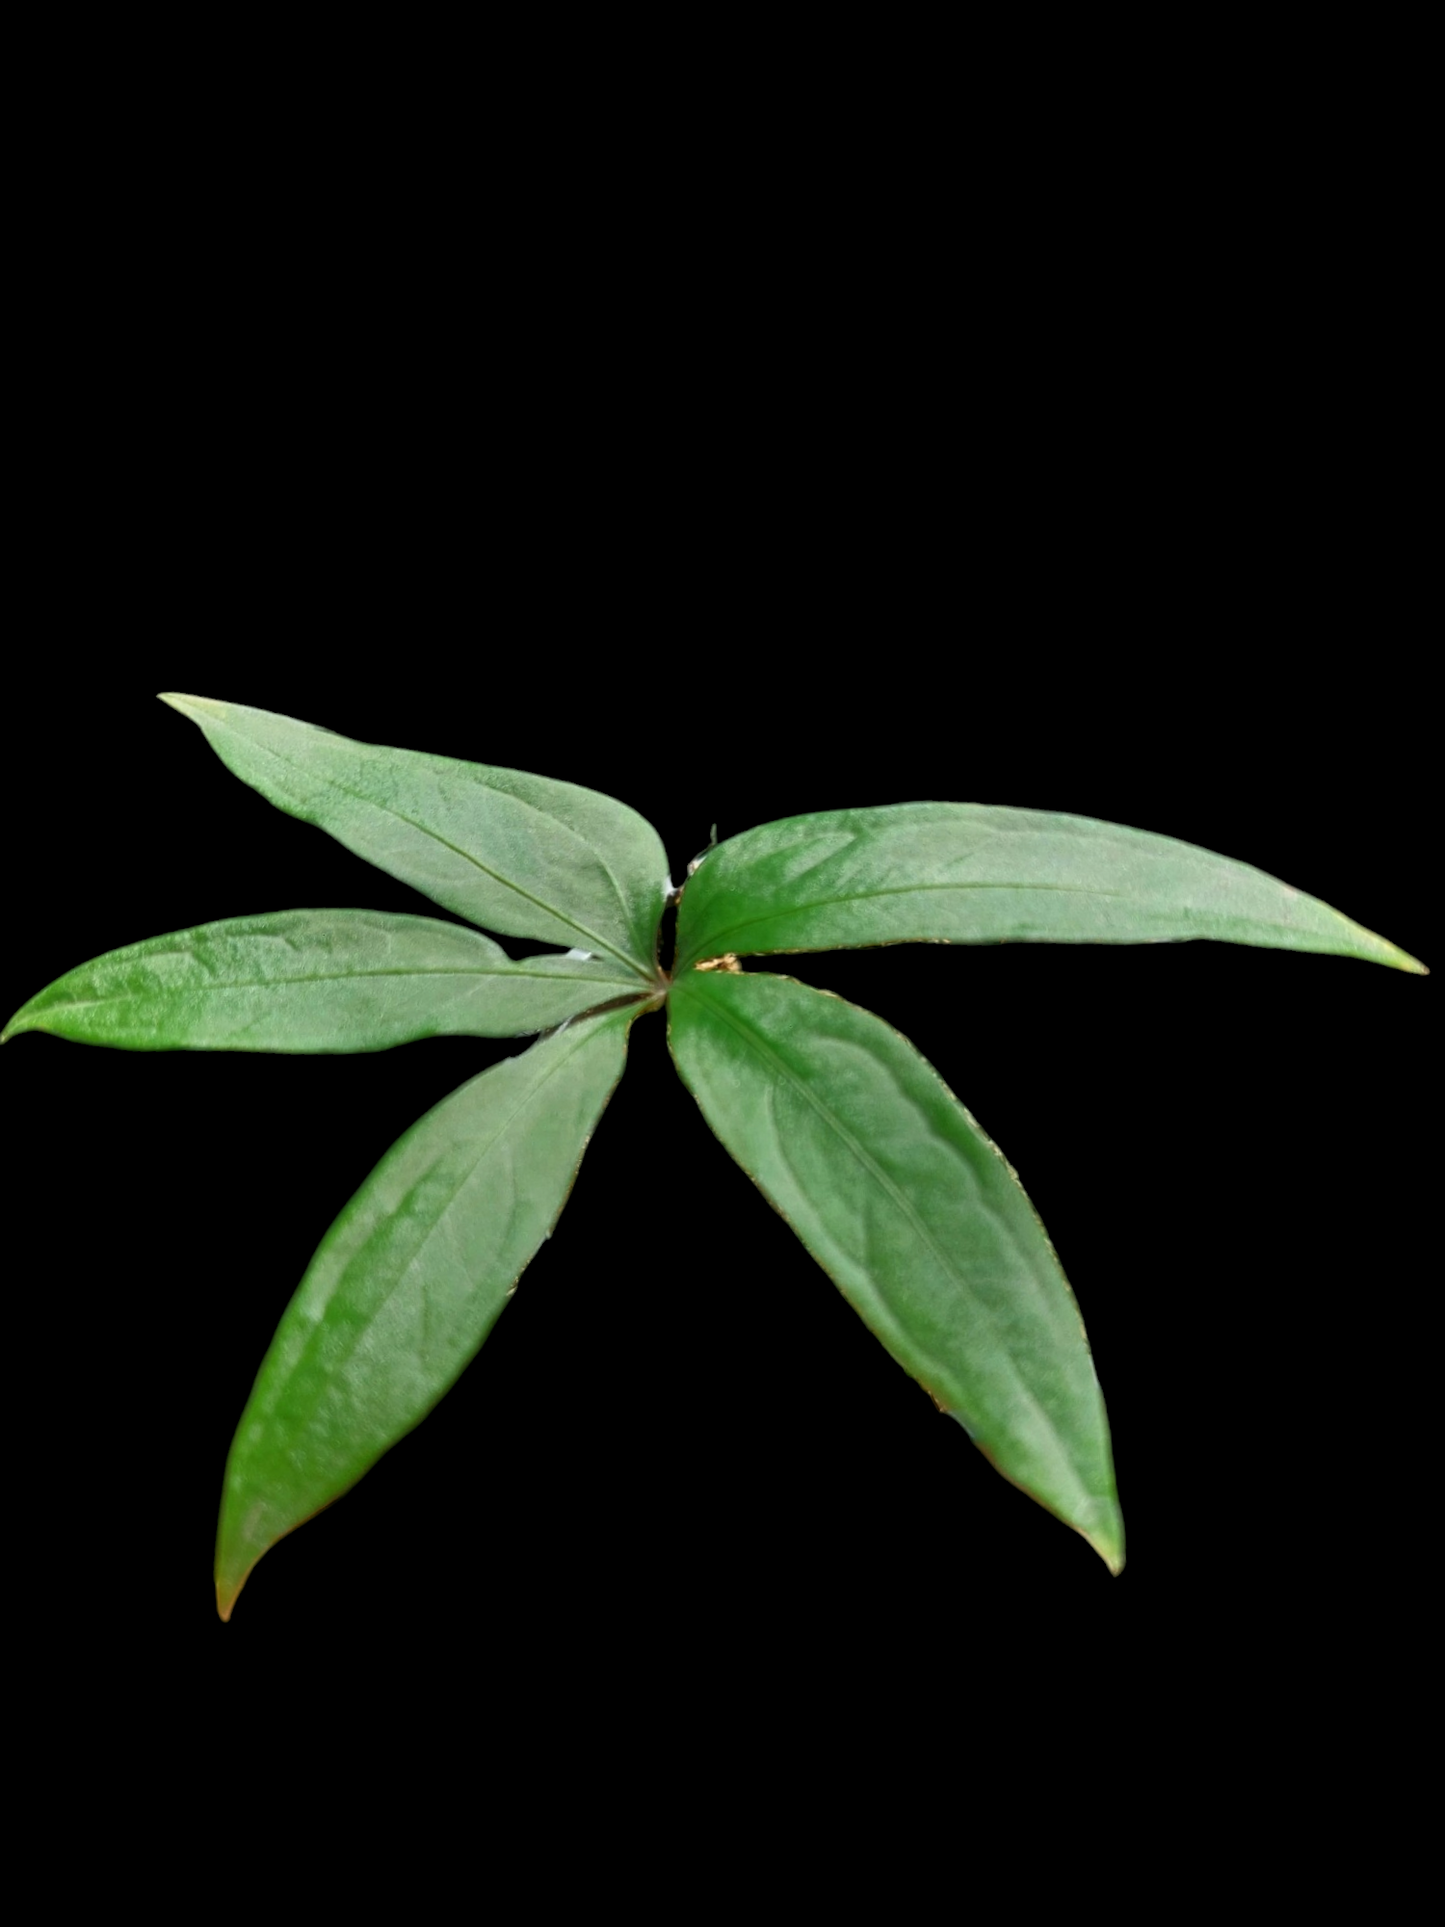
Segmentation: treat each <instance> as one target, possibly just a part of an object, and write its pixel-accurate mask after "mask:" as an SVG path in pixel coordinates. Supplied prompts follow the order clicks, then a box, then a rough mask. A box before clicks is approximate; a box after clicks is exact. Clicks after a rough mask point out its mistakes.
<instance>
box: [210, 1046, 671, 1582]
mask: <svg viewBox="0 0 1445 1927" xmlns="http://www.w3.org/2000/svg"><path fill="white" fill-rule="evenodd" d="M632 1015H633V1013H632V1012H630V1011H614V1012H611V1013H609V1014H608V1015H606V1016H600V1017H584V1018H581V1019H579V1020H578V1021H577V1023H575V1024H573V1025H570V1026H569V1027H568V1028H566V1029H564V1030H561V1031H557V1032H554V1034H553V1035H552V1036H550V1037H545V1038H543V1039H542V1040H541V1041H540V1042H539V1043H536V1044H534V1045H533V1046H532V1047H531V1049H530V1050H527V1051H524V1052H523V1053H522V1054H521V1055H520V1056H517V1057H511V1058H508V1059H507V1061H506V1062H505V1063H502V1064H497V1065H495V1066H494V1067H493V1068H492V1069H491V1070H488V1071H483V1073H482V1074H481V1076H480V1077H474V1078H473V1079H472V1081H471V1082H470V1083H469V1084H464V1085H463V1086H462V1087H461V1089H460V1090H458V1091H454V1092H453V1093H452V1095H451V1096H450V1097H448V1098H446V1099H444V1100H443V1101H442V1103H440V1104H438V1105H437V1106H436V1108H435V1109H434V1110H432V1111H429V1112H428V1113H427V1115H426V1116H425V1117H424V1118H422V1119H421V1120H420V1122H419V1123H417V1124H415V1125H413V1127H412V1128H411V1130H409V1131H408V1132H407V1133H406V1134H405V1136H404V1137H402V1138H401V1139H400V1140H399V1141H398V1142H397V1143H396V1144H394V1145H393V1146H392V1148H391V1150H390V1151H388V1152H387V1154H386V1156H385V1157H384V1158H383V1159H382V1160H381V1162H380V1164H378V1165H377V1167H376V1169H375V1170H374V1171H373V1172H372V1174H371V1176H370V1177H369V1178H368V1179H367V1180H366V1182H365V1184H363V1185H362V1187H361V1189H360V1190H359V1191H358V1192H357V1194H356V1196H355V1197H354V1198H353V1199H352V1200H351V1202H350V1204H348V1205H347V1206H346V1208H345V1210H344V1211H343V1212H342V1213H341V1215H340V1217H338V1218H337V1220H336V1222H335V1224H333V1225H332V1227H331V1229H330V1230H329V1231H328V1232H327V1234H326V1236H325V1237H324V1238H323V1239H322V1241H321V1245H320V1247H319V1249H318V1250H317V1253H316V1256H315V1257H314V1258H313V1259H312V1261H311V1264H310V1267H309V1268H308V1270H307V1272H306V1276H305V1277H304V1278H303V1279H302V1281H301V1285H300V1288H299V1289H298V1291H297V1293H296V1296H295V1297H294V1298H293V1299H292V1301H291V1303H290V1305H289V1306H288V1307H287V1310H286V1312H285V1314H284V1316H283V1317H282V1320H281V1323H280V1326H279V1327H278V1329H277V1332H276V1336H275V1339H274V1340H273V1341H272V1344H271V1348H270V1350H269V1351H268V1352H267V1354H266V1357H265V1360H264V1362H263V1364H262V1366H261V1370H260V1373H259V1375H258V1377H257V1379H256V1384H255V1388H254V1389H253V1391H252V1393H251V1397H250V1400H249V1402H248V1403H247V1406H246V1409H245V1411H244V1413H243V1414H242V1417H241V1422H240V1425H239V1426H238V1427H237V1430H236V1437H235V1440H234V1442H233V1444H232V1446H231V1453H230V1458H229V1460H228V1461H227V1465H226V1482H225V1493H224V1497H223V1499H222V1503H221V1523H220V1534H219V1539H218V1542H217V1549H216V1600H217V1604H218V1607H219V1609H220V1613H221V1617H222V1618H223V1619H227V1618H229V1617H230V1613H231V1608H232V1606H233V1605H234V1604H235V1601H236V1595H237V1594H238V1593H239V1592H240V1590H241V1587H242V1586H243V1585H244V1584H245V1582H246V1577H247V1575H248V1574H249V1572H250V1570H251V1568H252V1567H253V1566H254V1565H255V1563H256V1561H257V1560H258V1559H259V1558H260V1557H261V1555H262V1553H264V1552H265V1551H266V1550H267V1549H268V1548H269V1547H270V1546H272V1545H274V1544H275V1543H276V1541H277V1540H278V1539H279V1538H281V1537H282V1535H283V1534H285V1533H287V1532H290V1531H291V1530H292V1529H293V1528H294V1527H296V1526H298V1525H300V1524H301V1523H302V1522H303V1521H304V1520H306V1519H309V1518H310V1517H311V1516H312V1515H313V1514H314V1513H316V1512H318V1511H320V1509H321V1508H322V1507H323V1506H325V1505H328V1504H329V1503H330V1502H331V1500H333V1499H335V1498H337V1497H339V1495H340V1494H341V1493H343V1492H345V1491H346V1490H347V1488H348V1487H349V1486H352V1485H354V1484H355V1483H356V1481H357V1480H358V1479H359V1478H360V1477H361V1476H362V1474H363V1473H364V1472H366V1471H367V1470H369V1468H370V1467H371V1466H372V1465H374V1464H375V1462H376V1461H377V1459H378V1458H380V1457H381V1455H382V1453H383V1452H385V1451H386V1450H387V1448H388V1447H389V1446H392V1445H394V1444H395V1443H396V1441H397V1440H398V1439H399V1438H401V1437H402V1436H403V1435H404V1434H405V1433H407V1432H409V1431H410V1430H411V1429H412V1427H413V1426H415V1425H416V1424H417V1423H418V1422H419V1421H420V1420H421V1419H423V1418H424V1417H425V1416H426V1414H427V1413H428V1412H429V1411H430V1410H431V1409H432V1407H433V1406H434V1405H435V1404H436V1403H437V1401H438V1399H440V1398H441V1396H442V1394H443V1393H444V1392H445V1391H446V1390H447V1389H448V1387H449V1386H451V1385H452V1384H453V1382H454V1381H455V1380H456V1378H457V1376H458V1374H459V1373H460V1372H461V1370H462V1368H463V1367H464V1366H465V1365H466V1364H467V1362H468V1360H469V1359H471V1358H472V1356H473V1355H474V1354H475V1352H476V1351H477V1349H478V1347H479V1346H480V1345H481V1343H482V1341H483V1339H484V1338H485V1337H486V1335H487V1333H488V1332H489V1331H490V1330H491V1328H492V1326H493V1324H494V1323H495V1322H496V1319H497V1316H498V1314H499V1313H500V1312H501V1310H502V1307H503V1306H504V1305H505V1304H506V1302H507V1299H508V1298H509V1297H510V1296H511V1293H512V1290H513V1288H514V1287H515V1285H516V1282H517V1279H518V1278H519V1276H520V1275H521V1273H522V1271H523V1269H524V1268H525V1266H526V1265H527V1263H528V1261H529V1260H530V1259H531V1258H532V1256H533V1254H534V1253H535V1252H536V1250H537V1248H538V1246H539V1245H540V1244H541V1242H542V1240H543V1239H544V1238H545V1237H546V1236H547V1235H548V1234H549V1233H550V1231H551V1228H552V1226H553V1225H554V1224H555V1223H556V1220H557V1217H558V1214H559V1213H560V1212H561V1210H562V1207H563V1205H564V1204H565V1203H566V1200H567V1194H568V1192H569V1191H570V1190H571V1187H572V1181H573V1178H574V1177H575V1176H576V1173H577V1167H578V1164H579V1163H580V1161H581V1158H582V1153H583V1151H584V1150H585V1149H586V1146H587V1141H588V1139H589V1138H590V1137H591V1135H592V1132H593V1130H594V1128H595V1127H596V1124H597V1120H598V1118H599V1117H600V1116H601V1115H602V1111H603V1108H604V1107H605V1105H606V1103H607V1100H608V1098H609V1097H610V1096H611V1094H612V1090H613V1088H614V1086H615V1085H616V1083H617V1080H618V1078H619V1077H620V1076H621V1074H622V1067H623V1061H624V1058H625V1055H626V1047H627V1029H628V1025H629V1024H630V1022H631V1020H632Z"/></svg>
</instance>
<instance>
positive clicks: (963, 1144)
mask: <svg viewBox="0 0 1445 1927" xmlns="http://www.w3.org/2000/svg"><path fill="white" fill-rule="evenodd" d="M669 1039H670V1042H671V1046H672V1053H673V1057H674V1059H675V1060H676V1063H677V1067H678V1069H679V1071H680V1072H681V1074H682V1078H683V1081H684V1083H685V1084H686V1085H687V1086H688V1088H689V1089H690V1090H691V1091H692V1093H693V1095H694V1097H696V1099H697V1101H698V1103H699V1104H700V1105H701V1107H702V1112H703V1115H704V1117H706V1119H707V1121H708V1123H709V1124H710V1125H711V1126H712V1128H713V1130H714V1131H715V1132H716V1133H717V1135H718V1136H719V1137H720V1138H721V1139H722V1142H723V1143H724V1144H725V1145H726V1147H727V1149H728V1150H729V1151H731V1153H732V1154H733V1156H734V1157H735V1158H736V1159H737V1161H738V1163H739V1164H740V1165H741V1166H742V1167H743V1169H744V1170H745V1171H746V1172H747V1174H748V1176H749V1177H751V1178H752V1179H753V1181H754V1183H756V1184H757V1186H758V1187H759V1189H760V1190H761V1191H762V1192H763V1195H764V1196H765V1197H766V1198H767V1199H768V1200H769V1202H770V1203H771V1204H773V1205H774V1206H775V1207H776V1208H777V1210H778V1211H779V1212H780V1213H781V1214H782V1216H783V1217H784V1218H785V1219H786V1220H787V1221H788V1223H789V1224H790V1225H791V1226H792V1227H793V1229H794V1231H796V1232H797V1234H798V1236H799V1237H800V1238H801V1239H802V1241H803V1243H804V1244H805V1245H806V1246H807V1248H808V1250H809V1251H811V1252H812V1254H813V1256H814V1257H815V1258H816V1259H817V1260H818V1262H819V1264H821V1265H822V1267H823V1269H824V1270H825V1271H826V1272H827V1273H828V1274H829V1276H830V1277H831V1278H832V1279H833V1280H834V1282H835V1283H836V1284H837V1285H838V1286H839V1288H840V1289H841V1291H842V1292H843V1294H844V1296H845V1297H846V1298H847V1299H848V1300H849V1302H850V1303H851V1304H852V1305H853V1307H854V1309H855V1310H856V1311H858V1312H859V1313H860V1314H861V1316H862V1318H863V1320H864V1322H865V1324H867V1325H868V1327H869V1329H870V1330H871V1331H873V1332H874V1333H875V1334H876V1336H877V1337H878V1338H879V1339H881V1340H882V1342H883V1344H884V1346H885V1347H886V1348H887V1349H888V1351H890V1352H891V1353H892V1355H893V1356H894V1358H896V1359H897V1360H898V1362H899V1364H900V1365H902V1366H903V1367H904V1369H905V1370H906V1371H908V1372H910V1373H911V1374H912V1375H913V1377H915V1378H916V1379H919V1380H920V1381H921V1382H922V1384H923V1385H924V1386H925V1387H926V1388H927V1390H928V1391H929V1392H931V1393H932V1395H933V1397H934V1399H935V1400H936V1401H937V1403H938V1404H940V1405H941V1406H943V1408H944V1409H945V1410H946V1411H948V1412H950V1413H952V1415H953V1416H954V1417H955V1418H957V1419H958V1420H960V1421H961V1423H962V1424H963V1426H964V1427H965V1429H966V1430H967V1431H968V1433H969V1435H970V1436H971V1437H972V1438H973V1439H974V1441H975V1442H976V1443H977V1444H978V1445H979V1446H981V1447H982V1449H983V1451H984V1452H985V1453H986V1455H987V1456H988V1457H989V1459H990V1460H991V1461H992V1462H993V1464H994V1465H996V1466H997V1467H998V1469H999V1470H1000V1471H1001V1472H1002V1473H1004V1475H1005V1476H1006V1477H1007V1478H1009V1479H1011V1480H1013V1482H1014V1483H1015V1484H1016V1485H1019V1486H1021V1487H1022V1488H1023V1490H1024V1491H1025V1492H1028V1493H1030V1494H1031V1495H1032V1496H1033V1497H1034V1498H1036V1499H1037V1500H1039V1502H1040V1503H1041V1504H1043V1505H1045V1506H1047V1507H1048V1508H1049V1510H1050V1511H1051V1512H1054V1513H1057V1515H1058V1516H1059V1518H1061V1519H1063V1520H1065V1521H1066V1522H1067V1523H1068V1524H1069V1525H1071V1526H1073V1527H1075V1529H1076V1530H1077V1531H1079V1532H1081V1533H1082V1534H1083V1535H1084V1537H1085V1538H1086V1539H1087V1540H1088V1541H1089V1543H1090V1544H1091V1545H1092V1546H1093V1547H1094V1548H1095V1550H1096V1551H1097V1552H1099V1554H1100V1555H1101V1556H1102V1557H1103V1559H1104V1560H1105V1561H1106V1563H1107V1564H1108V1566H1109V1568H1110V1570H1111V1571H1113V1572H1117V1571H1118V1570H1119V1568H1120V1567H1121V1566H1122V1564H1123V1562H1124V1536H1123V1521H1122V1519H1121V1517H1120V1514H1119V1506H1118V1501H1117V1498H1116V1496H1115V1487H1114V1468H1113V1461H1112V1458H1111V1454H1110V1449H1109V1429H1108V1424H1107V1422H1106V1420H1105V1416H1104V1401H1103V1397H1102V1395H1101V1394H1100V1391H1099V1385H1098V1380H1097V1379H1096V1378H1095V1376H1094V1366H1093V1361H1092V1359H1091V1358H1090V1356H1089V1348H1088V1344H1087V1341H1086V1340H1085V1337H1084V1328H1083V1324H1082V1322H1081V1320H1080V1317H1079V1309H1078V1305H1077V1304H1076V1303H1075V1300H1074V1296H1073V1293H1072V1292H1071V1291H1070V1289H1069V1286H1068V1283H1067V1281H1066V1280H1065V1278H1064V1274H1063V1272H1062V1271H1061V1270H1060V1268H1059V1262H1058V1259H1057V1258H1056V1257H1055V1255H1054V1252H1053V1248H1052V1246H1051V1245H1050V1244H1049V1241H1048V1238H1047V1236H1046V1235H1045V1233H1044V1228H1043V1226H1042V1225H1041V1224H1040V1223H1039V1220H1038V1218H1037V1217H1036V1215H1035V1214H1034V1211H1033V1208H1032V1207H1031V1205H1030V1204H1029V1201H1028V1199H1027V1198H1026V1197H1025V1196H1024V1193H1023V1191H1022V1190H1021V1188H1020V1186H1019V1182H1018V1180H1017V1178H1016V1177H1015V1176H1014V1174H1013V1172H1012V1171H1011V1170H1010V1169H1009V1167H1008V1165H1007V1164H1006V1163H1005V1162H1004V1160H1003V1158H1002V1156H1001V1155H1000V1153H999V1152H998V1150H997V1149H996V1148H995V1146H994V1145H993V1144H992V1143H990V1141H989V1140H988V1138H987V1137H985V1136H984V1134H983V1132H982V1131H981V1130H980V1129H979V1127H978V1125H977V1124H975V1123H974V1121H973V1119H972V1118H971V1117H970V1116H969V1114H968V1112H967V1111H966V1110H964V1108H963V1106H962V1105H961V1104H960V1103H959V1102H958V1100H957V1098H955V1097H954V1096H953V1094H952V1092H951V1091H949V1089H948V1088H947V1086H946V1085H945V1084H944V1083H943V1081H942V1079H941V1078H940V1077H939V1076H938V1073H937V1072H936V1071H935V1070H933V1068H932V1067H931V1066H930V1065H929V1064H928V1063H927V1062H926V1061H925V1060H924V1059H923V1058H922V1057H921V1056H920V1055H919V1053H918V1052H917V1051H916V1050H915V1049H914V1048H913V1046H912V1045H911V1044H910V1043H909V1042H908V1041H907V1039H906V1038H903V1037H900V1036H899V1034H898V1032H897V1031H895V1030H893V1029H892V1028H891V1027H890V1026H889V1025H887V1024H885V1023H884V1022H883V1020H882V1019H881V1018H879V1017H875V1016H873V1015H872V1014H871V1013H870V1012H869V1011H866V1010H859V1009H858V1008H857V1006H856V1005H854V1004H849V1003H845V1002H844V1001H843V999H842V998H840V997H834V996H831V995H829V994H828V993H827V992H825V991H818V990H812V989H809V988H808V987H807V986H806V985H804V984H800V983H797V982H795V981H793V980H792V979H791V978H786V977H774V976H765V975H762V974H757V975H745V974H743V973H741V972H735V971H728V970H717V971H708V972H703V971H695V970H694V971H689V972H688V973H686V974H685V975H684V976H683V977H681V978H679V979H678V981H677V983H676V984H675V985H674V988H673V992H672V996H671V998H670V1000H669Z"/></svg>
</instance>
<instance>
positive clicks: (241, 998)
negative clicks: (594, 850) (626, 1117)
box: [0, 910, 642, 1052]
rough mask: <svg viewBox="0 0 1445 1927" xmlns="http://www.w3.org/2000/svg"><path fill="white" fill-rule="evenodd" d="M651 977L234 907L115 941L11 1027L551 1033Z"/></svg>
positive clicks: (148, 1040)
mask: <svg viewBox="0 0 1445 1927" xmlns="http://www.w3.org/2000/svg"><path fill="white" fill-rule="evenodd" d="M641 990H642V986H641V985H640V984H639V983H638V981H637V978H636V976H635V975H633V974H632V973H631V972H629V971H626V970H624V969H623V967H622V966H621V965H618V964H615V963H611V962H609V961H602V960H597V959H592V960H590V961H584V960H581V959H576V958H571V957H529V958H526V959H524V960H522V961H521V962H513V961H512V959H511V958H509V957H508V956H507V955H506V954H505V952H504V951H503V950H502V949H501V947H500V946H499V945H498V944H495V943H493V942H492V940H491V939H490V938H489V937H484V936H483V935H482V934H481V932H480V931H477V930H472V929H469V928H466V927H464V926H462V925H459V924H453V923H442V922H441V921H439V920H438V919H436V918H432V917H414V916H406V915H395V914H392V913H389V912H383V911H372V910H282V911H276V912H273V913H271V914H270V915H263V916H255V917H228V918H224V919H222V920H221V921H219V922H216V923H208V924H199V925H197V926H195V927H194V928H192V929H190V930H178V931H174V932H172V933H170V934H168V935H166V936H161V937H150V938H146V939H144V940H143V941H141V942H139V943H133V944H125V945H123V946H121V948H119V949H117V950H111V951H107V952H106V953H105V955H103V956H101V957H95V958H92V959H91V960H90V962H88V963H84V964H80V965H78V966H77V967H76V968H75V969H74V970H70V971H67V972H66V973H65V975H64V976H62V977H58V978H56V980H55V981H54V982H53V983H50V984H47V985H46V986H45V988H44V989H43V990H40V991H37V992H36V994H35V996H33V997H32V998H30V999H29V1000H28V1002H26V1003H25V1004H23V1005H22V1006H21V1008H20V1009H19V1010H18V1011H17V1012H16V1013H15V1015H14V1016H13V1017H12V1018H11V1020H10V1022H9V1023H8V1024H7V1025H6V1026H5V1029H4V1031H3V1032H0V1043H3V1042H5V1041H7V1040H8V1039H9V1038H11V1037H14V1036H18V1035H20V1034H21V1033H23V1032H25V1031H28V1030H45V1031H49V1032H50V1033H51V1034H52V1035H54V1036H59V1037H67V1038H70V1039H72V1040H73V1041H75V1042H79V1043H89V1044H105V1045H109V1046H111V1047H113V1048H116V1049H121V1050H253V1051H316V1052H327V1051H369V1050H386V1049H389V1048H390V1047H391V1046H393V1045H395V1044H404V1043H410V1042H412V1041H413V1040H415V1039H417V1038H421V1037H441V1036H473V1037H515V1036H520V1035H522V1034H524V1033H526V1032H528V1031H540V1030H550V1029H552V1028H553V1027H554V1026H555V1025H557V1024H560V1023H562V1022H564V1021H565V1020H566V1019H568V1018H571V1017H576V1016H579V1015H580V1014H581V1013H582V1012H583V1011H585V1010H590V1009H594V1008H595V1007H596V1006H598V1005H599V1004H603V1003H606V1002H608V1001H610V1000H611V999H613V998H617V997H621V996H626V995H637V994H639V993H640V992H641Z"/></svg>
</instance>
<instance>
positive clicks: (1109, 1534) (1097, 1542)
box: [1081, 1506, 1124, 1579]
mask: <svg viewBox="0 0 1445 1927" xmlns="http://www.w3.org/2000/svg"><path fill="white" fill-rule="evenodd" d="M1081 1530H1082V1531H1083V1535H1084V1537H1085V1538H1086V1539H1087V1540H1088V1542H1089V1544H1090V1545H1091V1546H1092V1547H1093V1548H1094V1550H1095V1552H1097V1553H1098V1555H1099V1557H1100V1558H1101V1559H1102V1560H1103V1562H1104V1564H1105V1565H1106V1566H1107V1567H1108V1568H1109V1571H1110V1573H1111V1574H1112V1575H1113V1577H1114V1578H1115V1579H1117V1578H1118V1577H1119V1574H1120V1573H1121V1572H1122V1571H1123V1570H1124V1521H1123V1519H1122V1518H1121V1517H1120V1516H1119V1510H1118V1507H1117V1506H1112V1507H1110V1510H1109V1515H1108V1516H1107V1517H1106V1518H1104V1519H1103V1520H1101V1521H1100V1522H1099V1523H1098V1524H1097V1525H1094V1526H1092V1527H1088V1526H1086V1527H1082V1528H1081Z"/></svg>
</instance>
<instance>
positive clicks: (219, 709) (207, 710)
mask: <svg viewBox="0 0 1445 1927" xmlns="http://www.w3.org/2000/svg"><path fill="white" fill-rule="evenodd" d="M158 700H159V701H161V702H163V703H167V704H169V705H170V707H171V708H172V709H177V710H179V711H180V713H181V715H182V716H189V717H191V719H192V720H193V721H194V720H195V717H196V713H197V711H200V712H203V713H204V714H206V715H209V716H224V715H225V713H226V705H225V703H218V702H216V701H214V700H213V699H212V698H211V697H209V696H181V695H178V694H177V693H176V692H175V691H174V690H161V691H160V693H159V697H158Z"/></svg>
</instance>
